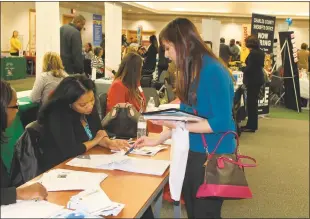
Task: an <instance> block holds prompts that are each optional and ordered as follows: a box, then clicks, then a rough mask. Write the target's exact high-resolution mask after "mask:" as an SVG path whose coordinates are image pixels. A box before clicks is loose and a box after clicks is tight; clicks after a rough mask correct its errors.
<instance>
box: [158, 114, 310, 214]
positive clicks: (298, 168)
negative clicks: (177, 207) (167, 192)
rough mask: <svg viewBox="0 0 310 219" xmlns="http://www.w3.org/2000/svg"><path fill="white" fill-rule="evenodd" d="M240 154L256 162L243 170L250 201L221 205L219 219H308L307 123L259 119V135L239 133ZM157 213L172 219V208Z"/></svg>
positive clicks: (183, 210)
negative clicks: (253, 165) (250, 190)
mask: <svg viewBox="0 0 310 219" xmlns="http://www.w3.org/2000/svg"><path fill="white" fill-rule="evenodd" d="M240 150H241V153H242V154H245V155H249V156H252V157H254V158H255V159H256V160H257V164H258V166H257V167H256V168H247V169H246V176H247V179H248V182H249V185H250V187H251V189H252V192H253V199H251V200H238V201H225V202H224V206H223V210H222V217H223V218H309V121H300V120H292V119H277V118H270V119H260V120H259V131H257V132H256V133H242V135H241V138H240ZM161 213H162V217H163V218H171V217H173V207H172V204H170V203H167V202H165V203H164V205H163V210H162V212H161ZM182 216H183V217H184V218H186V212H185V208H184V206H182Z"/></svg>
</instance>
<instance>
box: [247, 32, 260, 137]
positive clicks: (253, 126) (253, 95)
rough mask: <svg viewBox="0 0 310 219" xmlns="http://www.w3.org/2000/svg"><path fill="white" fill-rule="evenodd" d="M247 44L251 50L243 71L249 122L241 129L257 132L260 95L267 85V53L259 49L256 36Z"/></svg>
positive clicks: (252, 36)
mask: <svg viewBox="0 0 310 219" xmlns="http://www.w3.org/2000/svg"><path fill="white" fill-rule="evenodd" d="M245 43H246V47H247V48H248V49H249V50H250V53H249V55H248V57H247V58H246V60H245V64H246V67H245V69H244V71H243V84H245V86H246V88H247V101H246V104H247V105H246V107H247V111H248V121H247V124H246V125H245V126H242V127H241V131H243V132H255V131H256V130H257V129H258V111H257V110H258V94H259V91H260V88H261V86H262V85H263V84H264V83H265V79H264V70H263V69H264V63H265V53H264V52H263V51H262V50H261V49H260V48H259V47H260V45H259V40H258V38H257V37H256V36H255V35H251V36H249V37H248V38H247V39H246V41H245Z"/></svg>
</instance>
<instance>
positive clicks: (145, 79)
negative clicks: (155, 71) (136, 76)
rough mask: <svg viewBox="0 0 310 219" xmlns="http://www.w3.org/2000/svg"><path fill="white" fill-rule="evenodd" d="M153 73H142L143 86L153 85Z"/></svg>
mask: <svg viewBox="0 0 310 219" xmlns="http://www.w3.org/2000/svg"><path fill="white" fill-rule="evenodd" d="M152 79H153V75H142V77H141V80H140V84H141V87H151V86H152Z"/></svg>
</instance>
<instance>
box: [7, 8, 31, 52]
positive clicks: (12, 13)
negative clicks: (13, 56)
mask: <svg viewBox="0 0 310 219" xmlns="http://www.w3.org/2000/svg"><path fill="white" fill-rule="evenodd" d="M31 8H35V3H34V2H1V50H2V51H3V50H5V51H7V50H9V49H10V39H11V37H12V33H13V31H14V30H17V31H18V32H19V35H20V36H22V37H23V42H24V43H23V45H22V46H23V49H26V48H27V44H28V42H29V9H31Z"/></svg>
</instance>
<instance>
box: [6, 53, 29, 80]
mask: <svg viewBox="0 0 310 219" xmlns="http://www.w3.org/2000/svg"><path fill="white" fill-rule="evenodd" d="M26 72H27V66H26V59H25V58H24V57H3V58H1V73H0V78H1V79H4V80H7V81H8V80H17V79H23V78H26Z"/></svg>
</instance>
